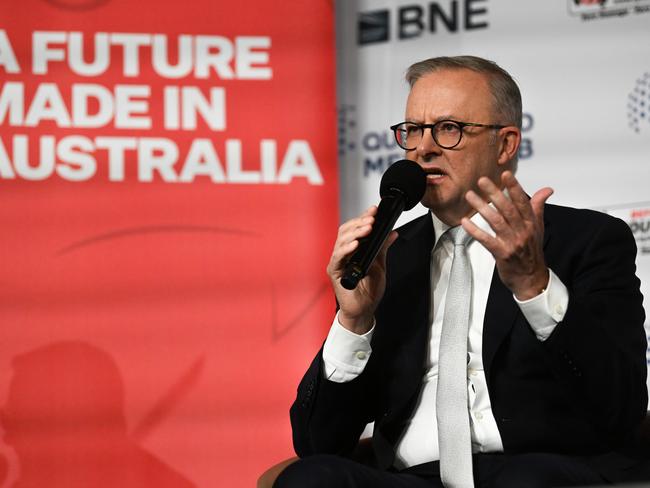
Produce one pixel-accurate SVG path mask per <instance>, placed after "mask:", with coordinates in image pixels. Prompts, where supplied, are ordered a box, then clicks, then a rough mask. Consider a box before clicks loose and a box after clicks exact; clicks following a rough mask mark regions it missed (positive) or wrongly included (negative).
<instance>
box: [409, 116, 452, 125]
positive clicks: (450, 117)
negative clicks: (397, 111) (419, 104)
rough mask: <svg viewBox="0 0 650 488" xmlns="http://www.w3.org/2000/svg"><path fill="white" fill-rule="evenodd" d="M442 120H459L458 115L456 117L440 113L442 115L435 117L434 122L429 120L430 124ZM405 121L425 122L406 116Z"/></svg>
mask: <svg viewBox="0 0 650 488" xmlns="http://www.w3.org/2000/svg"><path fill="white" fill-rule="evenodd" d="M441 120H458V119H457V118H456V117H454V116H453V115H440V116H438V117H436V118H435V119H433V121H432V122H429V124H436V123H438V122H440V121H441ZM404 121H405V122H411V123H413V124H423V123H424V122H422V121H420V120H417V119H409V118H408V117H406V119H405V120H404Z"/></svg>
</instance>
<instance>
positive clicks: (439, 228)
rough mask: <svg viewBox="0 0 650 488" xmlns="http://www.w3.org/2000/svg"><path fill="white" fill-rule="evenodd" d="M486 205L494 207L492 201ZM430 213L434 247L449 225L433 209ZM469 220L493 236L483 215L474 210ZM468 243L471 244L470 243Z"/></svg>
mask: <svg viewBox="0 0 650 488" xmlns="http://www.w3.org/2000/svg"><path fill="white" fill-rule="evenodd" d="M488 205H490V207H492V208H494V204H492V202H490V203H489V204H488ZM430 214H431V221H432V223H433V231H434V235H435V241H434V243H433V249H435V248H436V246H437V245H438V241H439V240H440V238H441V237H442V235H443V234H444V233H445V232H446V231H447V229H449V228H450V227H451V226H450V225H447V224H445V223H444V222H443V221H442V220H440V219H439V218H438V217H437V216H436V214H434V213H433V211H431V212H430ZM469 220H470V221H471V222H473V223H474V224H476V226H477V227H478V228H479V229H481V230H483V231H485V232H487V233H488V234H490V235H491V236H492V237H494V235H495V234H494V231H493V230H492V227H490V224H489V223H488V222H487V220H485V219H484V218H483V216H482V215H481V214H480V213H478V212H476V213H475V214H474V215H472V216H471V217H470V219H469ZM471 242H474V241H471ZM470 244H471V243H470Z"/></svg>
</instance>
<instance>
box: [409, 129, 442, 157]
mask: <svg viewBox="0 0 650 488" xmlns="http://www.w3.org/2000/svg"><path fill="white" fill-rule="evenodd" d="M415 152H416V154H417V155H418V156H419V157H422V158H428V157H431V156H437V155H439V154H441V153H442V148H441V147H440V146H439V145H438V144H437V143H436V141H435V139H434V138H433V133H432V131H431V129H429V128H427V129H424V133H423V134H422V139H421V140H420V144H418V145H417V147H416V148H415Z"/></svg>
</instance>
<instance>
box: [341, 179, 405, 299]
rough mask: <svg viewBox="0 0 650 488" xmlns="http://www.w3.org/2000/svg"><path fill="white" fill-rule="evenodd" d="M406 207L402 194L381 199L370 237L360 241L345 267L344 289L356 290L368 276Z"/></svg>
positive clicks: (342, 281) (394, 194)
mask: <svg viewBox="0 0 650 488" xmlns="http://www.w3.org/2000/svg"><path fill="white" fill-rule="evenodd" d="M404 206H405V202H404V196H403V195H402V194H401V193H397V192H395V193H392V194H389V195H386V196H385V197H384V198H382V199H381V201H380V202H379V207H378V208H377V215H375V223H374V225H373V226H372V230H371V231H370V235H368V236H367V237H364V238H362V239H360V240H359V247H358V248H357V250H356V251H354V254H352V256H351V257H350V261H348V264H347V265H346V266H345V272H344V273H343V277H342V278H341V285H343V288H346V289H347V290H354V289H355V288H356V287H357V284H358V283H359V281H360V280H361V279H362V278H363V277H364V276H366V273H367V272H368V268H370V265H371V264H372V262H373V261H374V260H375V258H376V257H377V254H378V253H379V250H380V249H381V246H382V245H383V244H384V242H385V241H386V238H387V237H388V234H390V231H391V230H392V229H393V226H394V225H395V222H397V219H398V218H399V216H400V214H401V213H402V212H403V211H404Z"/></svg>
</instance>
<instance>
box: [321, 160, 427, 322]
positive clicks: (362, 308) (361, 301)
mask: <svg viewBox="0 0 650 488" xmlns="http://www.w3.org/2000/svg"><path fill="white" fill-rule="evenodd" d="M425 189H426V174H425V172H424V171H423V170H422V168H421V167H420V165H418V164H417V163H415V162H413V161H409V160H406V159H403V160H400V161H397V162H396V163H394V164H393V165H391V166H390V167H389V168H388V170H386V172H385V173H384V175H383V176H382V180H381V184H380V192H379V193H380V196H381V202H380V203H379V206H378V207H371V208H370V209H368V210H367V211H366V212H365V213H364V214H362V215H361V216H360V217H357V218H354V219H351V220H349V221H347V222H346V223H344V224H343V225H341V227H340V228H339V235H338V238H337V240H336V244H335V246H334V251H333V253H332V257H331V259H330V263H329V265H328V267H327V271H328V274H329V276H330V278H331V279H332V284H333V286H334V290H335V293H336V297H337V300H338V302H339V306H340V313H339V321H340V322H341V325H343V326H344V327H346V328H347V329H349V330H351V331H353V332H355V333H365V332H366V331H367V330H369V329H370V327H371V326H372V321H373V314H374V311H375V308H376V307H377V304H378V303H379V300H381V297H382V296H383V293H384V289H385V284H386V278H385V261H386V251H387V249H388V246H389V245H390V244H392V242H393V241H394V240H395V239H396V238H397V233H392V234H391V229H392V228H393V226H394V225H395V222H396V221H397V219H398V218H399V216H400V214H401V213H402V211H404V210H410V209H411V208H413V207H414V206H415V205H416V204H417V202H419V201H420V200H421V199H422V196H423V195H424V191H425ZM366 276H367V278H365V277H366ZM364 278H365V279H364Z"/></svg>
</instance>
